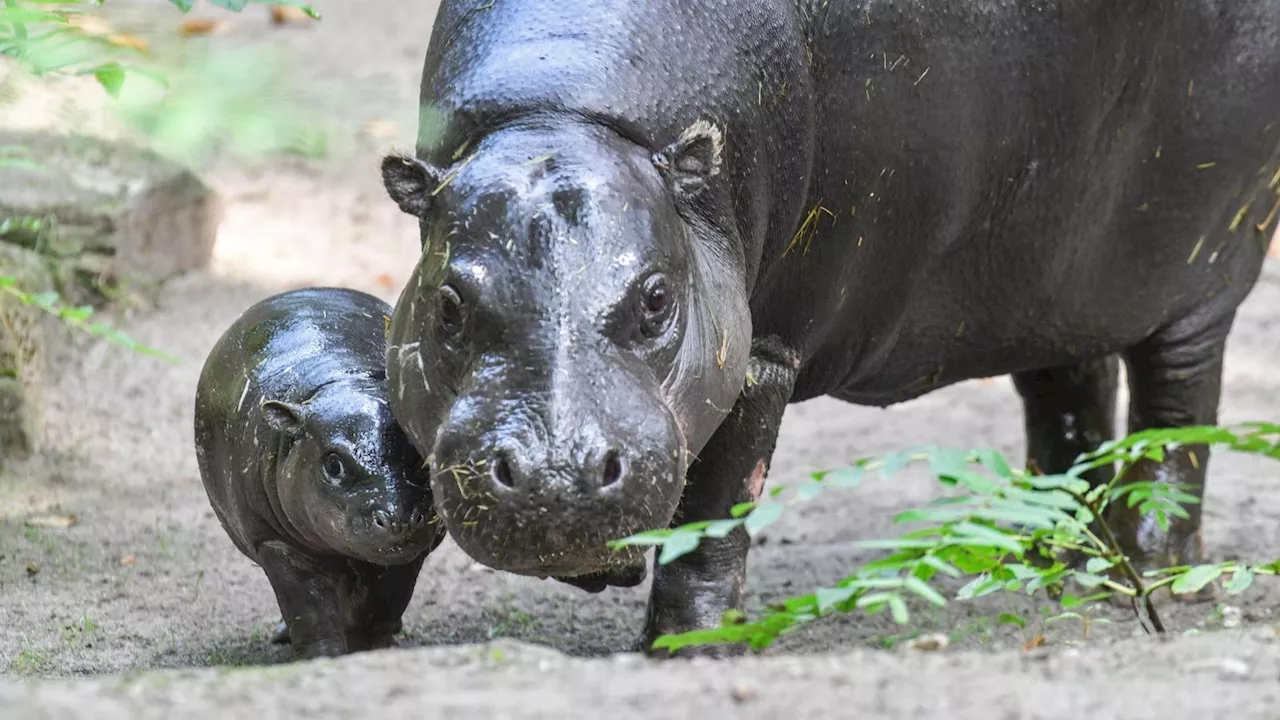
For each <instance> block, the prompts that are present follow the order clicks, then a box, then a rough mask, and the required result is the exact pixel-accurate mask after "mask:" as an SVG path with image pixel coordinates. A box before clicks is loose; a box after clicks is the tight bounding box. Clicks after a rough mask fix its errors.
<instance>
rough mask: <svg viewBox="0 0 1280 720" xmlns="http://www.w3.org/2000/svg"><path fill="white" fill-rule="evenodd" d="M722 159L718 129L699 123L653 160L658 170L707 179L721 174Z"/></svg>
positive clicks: (705, 122)
mask: <svg viewBox="0 0 1280 720" xmlns="http://www.w3.org/2000/svg"><path fill="white" fill-rule="evenodd" d="M723 155H724V134H723V133H722V132H721V131H720V128H718V127H716V126H715V125H713V124H711V123H710V122H707V121H706V120H699V121H697V122H695V123H694V124H692V125H690V126H689V127H687V128H685V131H684V132H682V133H680V137H679V138H678V139H676V141H675V142H673V143H671V144H670V145H668V146H666V147H665V148H663V149H662V150H661V151H659V152H658V153H656V154H655V155H654V157H653V162H654V164H655V165H657V166H658V169H659V170H662V171H663V172H665V173H671V174H674V175H677V176H684V177H698V178H708V177H712V176H714V175H719V174H720V165H721V163H722V162H723Z"/></svg>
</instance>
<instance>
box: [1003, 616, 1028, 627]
mask: <svg viewBox="0 0 1280 720" xmlns="http://www.w3.org/2000/svg"><path fill="white" fill-rule="evenodd" d="M996 622H998V623H1000V624H1002V625H1016V626H1018V627H1019V628H1024V627H1026V626H1027V621H1026V620H1025V619H1023V618H1022V616H1020V615H1015V614H1013V613H1007V612H1002V613H1000V615H999V616H998V617H996Z"/></svg>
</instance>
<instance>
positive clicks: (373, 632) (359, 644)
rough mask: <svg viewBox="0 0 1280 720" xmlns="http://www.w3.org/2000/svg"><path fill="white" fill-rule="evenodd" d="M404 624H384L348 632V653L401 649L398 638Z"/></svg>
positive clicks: (397, 622) (396, 622)
mask: <svg viewBox="0 0 1280 720" xmlns="http://www.w3.org/2000/svg"><path fill="white" fill-rule="evenodd" d="M402 627H403V626H402V624H401V622H400V621H399V620H397V621H395V622H394V623H382V624H378V625H374V626H371V627H365V628H358V629H349V630H347V652H364V651H366V650H385V649H387V648H393V647H399V646H400V641H399V639H398V636H399V635H400V630H401V628H402Z"/></svg>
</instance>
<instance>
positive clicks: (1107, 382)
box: [1013, 355, 1120, 566]
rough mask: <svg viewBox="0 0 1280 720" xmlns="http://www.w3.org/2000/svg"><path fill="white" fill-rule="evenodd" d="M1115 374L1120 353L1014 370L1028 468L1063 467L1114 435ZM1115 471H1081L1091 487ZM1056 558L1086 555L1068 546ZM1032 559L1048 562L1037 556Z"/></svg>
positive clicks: (1074, 561)
mask: <svg viewBox="0 0 1280 720" xmlns="http://www.w3.org/2000/svg"><path fill="white" fill-rule="evenodd" d="M1119 375H1120V359H1119V358H1118V357H1117V356H1115V355H1107V356H1104V357H1101V358H1095V359H1092V360H1086V361H1084V362H1082V363H1079V364H1076V365H1064V366H1060V367H1052V368H1044V369H1039V370H1028V371H1025V372H1020V373H1014V374H1013V386H1014V388H1015V389H1017V391H1018V395H1019V396H1020V397H1021V398H1022V408H1023V417H1024V419H1025V424H1026V436H1027V467H1028V468H1029V469H1031V470H1035V471H1039V472H1043V473H1045V474H1047V475H1058V474H1061V473H1065V472H1066V471H1067V470H1070V469H1071V466H1072V465H1074V464H1075V461H1076V458H1078V457H1080V455H1081V454H1082V453H1087V452H1091V451H1093V450H1096V449H1097V448H1098V446H1100V445H1101V444H1102V443H1104V442H1106V441H1108V440H1112V439H1114V438H1115V434H1116V428H1115V425H1116V420H1115V418H1116V390H1117V386H1118V383H1119ZM1114 474H1115V468H1114V467H1105V466H1104V467H1100V468H1094V469H1093V470H1090V471H1089V472H1087V473H1085V475H1084V479H1086V480H1088V481H1089V484H1090V485H1093V486H1095V487H1096V486H1097V485H1100V484H1103V483H1107V482H1110V481H1111V480H1112V478H1113V477H1114ZM1095 529H1096V528H1095ZM1056 559H1058V560H1061V561H1063V562H1065V563H1067V564H1068V565H1071V566H1075V565H1078V564H1079V563H1080V562H1082V561H1083V560H1084V559H1085V558H1084V555H1083V554H1081V553H1078V552H1069V553H1062V554H1060V555H1058V556H1057V557H1056ZM1032 561H1033V562H1036V563H1038V564H1045V565H1047V564H1048V563H1049V562H1051V560H1050V559H1049V558H1043V559H1042V558H1039V557H1033V558H1032Z"/></svg>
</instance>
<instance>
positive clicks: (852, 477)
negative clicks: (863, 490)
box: [822, 467, 865, 488]
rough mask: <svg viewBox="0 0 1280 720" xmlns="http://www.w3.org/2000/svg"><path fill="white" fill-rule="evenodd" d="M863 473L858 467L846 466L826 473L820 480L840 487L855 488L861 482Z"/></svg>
mask: <svg viewBox="0 0 1280 720" xmlns="http://www.w3.org/2000/svg"><path fill="white" fill-rule="evenodd" d="M864 475H865V473H864V472H863V470H862V468H860V467H847V468H840V469H839V470H832V471H831V472H828V473H826V474H825V475H824V476H823V478H822V481H823V482H825V483H827V484H830V485H835V486H836V487H840V488H856V487H858V486H859V485H861V484H862V478H863V476H864Z"/></svg>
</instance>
